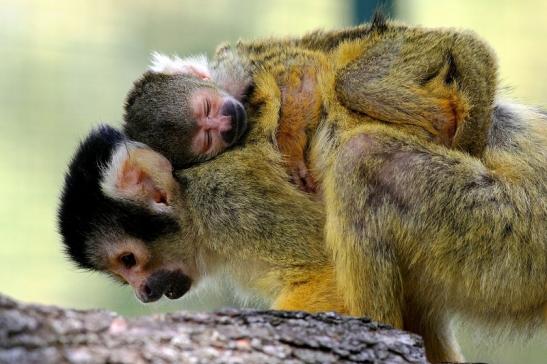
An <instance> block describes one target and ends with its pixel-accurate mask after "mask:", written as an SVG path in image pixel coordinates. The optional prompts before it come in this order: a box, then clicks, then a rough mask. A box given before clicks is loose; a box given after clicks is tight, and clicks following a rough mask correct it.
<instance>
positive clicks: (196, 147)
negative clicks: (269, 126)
mask: <svg viewBox="0 0 547 364" xmlns="http://www.w3.org/2000/svg"><path fill="white" fill-rule="evenodd" d="M158 57H161V56H158ZM188 67H190V66H188ZM185 70H187V69H185ZM191 70H192V71H191V72H188V71H184V72H183V71H180V70H177V72H167V71H166V70H165V66H164V68H162V70H159V71H154V70H151V71H148V72H146V73H145V74H144V75H143V76H142V77H141V78H140V79H139V80H137V81H136V82H135V83H134V86H133V89H132V90H131V91H130V92H129V94H128V96H127V100H126V103H125V115H124V120H125V125H124V127H125V132H126V133H127V135H128V136H129V137H130V138H131V139H133V140H137V141H139V142H142V143H145V144H147V145H149V146H150V147H151V148H153V149H155V150H157V151H159V152H160V153H162V154H163V155H165V156H166V157H167V158H168V159H169V160H170V161H171V162H172V163H173V165H174V166H175V168H177V169H178V168H181V167H184V166H185V165H188V164H191V163H194V162H200V161H204V160H208V159H210V158H213V157H214V156H216V155H218V154H219V153H221V152H223V151H224V150H226V149H227V148H229V147H231V146H232V145H234V144H235V143H236V142H237V141H238V140H239V139H240V138H241V136H242V135H243V134H244V133H245V131H246V129H247V116H246V112H245V109H244V107H243V105H242V104H241V102H239V101H238V100H236V99H235V98H234V97H232V96H230V95H228V94H227V93H226V92H225V91H223V90H222V89H221V88H219V87H218V86H217V85H216V84H215V83H214V82H213V81H211V79H210V78H209V76H208V75H207V74H203V73H201V72H198V71H196V69H195V68H191Z"/></svg>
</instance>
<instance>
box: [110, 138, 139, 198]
mask: <svg viewBox="0 0 547 364" xmlns="http://www.w3.org/2000/svg"><path fill="white" fill-rule="evenodd" d="M137 146H138V145H136V143H134V142H127V143H124V144H120V145H118V147H117V149H116V151H115V152H114V153H113V154H112V158H111V159H110V163H109V164H108V165H107V166H102V168H101V175H102V176H103V179H102V181H101V189H102V190H103V193H104V194H105V195H107V196H109V197H112V198H114V199H120V198H125V197H126V196H124V195H123V194H122V193H121V192H120V191H119V189H118V186H117V184H118V183H117V182H118V177H119V176H120V175H121V169H122V168H123V165H124V163H125V161H126V160H127V159H128V158H129V153H131V151H133V150H134V149H135V148H137Z"/></svg>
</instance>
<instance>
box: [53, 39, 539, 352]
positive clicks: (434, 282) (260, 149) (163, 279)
mask: <svg viewBox="0 0 547 364" xmlns="http://www.w3.org/2000/svg"><path fill="white" fill-rule="evenodd" d="M346 51H347V49H342V48H341V49H339V51H338V53H336V54H335V55H333V56H332V57H333V58H332V60H333V62H332V63H330V64H329V65H328V67H329V69H328V70H327V71H328V72H326V73H325V74H324V76H321V77H319V78H317V85H318V86H317V87H318V89H319V90H320V93H321V95H322V96H321V108H322V109H323V111H322V112H321V113H320V121H319V123H318V124H317V128H316V129H315V130H314V131H313V133H312V137H311V138H310V140H309V142H308V143H309V146H308V149H309V156H308V160H309V162H308V163H309V165H310V166H311V168H312V170H314V171H317V173H316V178H317V183H318V185H319V187H320V188H321V191H322V200H321V201H315V200H312V199H310V198H309V196H308V195H307V194H304V193H301V192H300V191H299V190H298V189H296V188H294V186H293V185H292V184H290V183H289V182H288V181H287V180H288V178H287V171H286V170H285V168H284V166H285V164H284V161H283V156H282V155H281V154H280V153H279V150H278V149H277V147H276V145H275V139H274V138H272V135H275V134H272V130H273V131H275V130H277V129H276V128H277V121H278V120H279V116H280V115H283V111H282V109H283V107H284V106H285V104H284V103H283V102H282V100H283V99H282V98H283V94H284V93H285V94H286V95H288V96H291V93H294V94H296V95H299V94H300V93H301V90H302V87H300V86H299V85H298V83H296V86H298V87H294V88H293V87H288V88H286V89H285V90H284V91H283V90H282V89H280V88H279V87H280V86H279V85H280V83H279V80H284V79H285V78H284V77H291V73H290V72H289V73H284V74H283V75H280V76H279V77H276V76H275V75H273V74H272V73H269V72H263V73H257V74H256V76H255V90H254V91H253V93H252V95H251V96H250V97H251V98H252V100H249V102H250V103H256V104H257V105H261V106H260V109H259V110H258V111H257V112H252V113H249V114H248V117H249V120H248V122H249V125H250V126H252V127H251V128H250V130H249V132H248V134H247V136H246V139H245V144H244V146H242V147H241V148H234V149H233V150H230V151H227V152H225V153H222V154H221V155H218V157H217V158H215V159H213V160H211V161H208V162H207V163H201V164H197V165H193V166H191V167H190V168H186V169H183V170H178V171H176V172H175V173H173V167H172V162H170V161H169V159H168V158H166V157H165V156H162V155H161V154H159V153H157V152H156V151H154V150H152V149H150V148H149V147H148V146H146V145H144V144H141V143H138V142H133V141H130V140H128V139H126V137H125V136H124V135H123V134H121V133H119V132H118V131H115V130H113V129H111V128H107V127H105V128H102V129H99V130H96V131H94V132H92V134H91V135H90V136H89V137H88V139H86V140H85V141H84V142H83V143H82V145H81V147H80V149H79V150H78V152H77V154H76V156H75V158H74V160H73V162H72V163H71V165H70V166H69V172H68V174H67V178H66V181H65V188H64V191H63V195H62V200H61V207H60V210H59V217H60V231H61V233H62V235H63V238H64V243H65V246H66V249H67V252H68V253H69V256H70V257H71V258H72V259H73V260H74V261H75V262H77V263H78V264H79V265H80V266H82V267H85V268H88V269H93V270H99V271H103V272H107V273H109V274H111V275H114V276H116V277H118V279H122V280H123V281H126V282H128V283H130V284H131V285H132V286H133V288H134V289H135V291H136V293H137V296H138V297H140V298H141V300H143V301H152V300H155V299H158V298H160V297H161V296H162V295H166V296H168V297H171V298H176V297H179V296H180V295H182V294H184V293H185V292H186V291H187V290H188V289H189V288H190V287H192V286H193V285H194V284H195V283H196V282H198V281H199V279H200V277H202V276H203V275H208V274H214V273H218V274H224V275H229V276H231V277H232V278H234V280H235V281H236V282H238V283H239V285H240V286H241V287H242V289H243V290H245V291H251V292H253V293H254V294H256V295H259V296H261V297H263V298H265V299H267V300H269V301H270V302H271V303H272V307H274V308H280V309H302V310H309V311H314V310H335V311H339V312H343V313H350V314H353V315H365V316H369V317H371V318H373V319H375V320H379V321H383V322H387V323H390V324H392V325H394V326H396V327H400V328H404V329H407V330H410V331H413V332H415V333H418V334H420V335H422V336H423V337H424V342H425V345H426V352H427V355H428V359H429V360H430V361H432V362H437V361H460V360H463V358H462V356H461V355H460V354H459V350H458V346H457V343H456V342H455V341H454V338H453V336H452V333H451V330H450V326H449V321H450V317H451V315H452V314H453V313H460V314H462V315H463V316H467V317H472V318H475V319H478V320H481V321H483V322H486V323H488V324H497V323H503V324H506V325H509V326H510V327H514V328H515V329H518V328H521V329H527V330H530V329H532V328H535V327H538V326H540V325H541V323H542V322H544V320H545V317H544V314H545V308H546V303H547V284H546V282H547V241H546V238H545V237H546V236H547V226H546V225H547V224H546V223H545V222H546V221H547V197H546V196H547V182H546V181H547V170H546V165H547V163H546V162H547V148H546V145H547V117H546V114H545V113H542V112H540V111H538V110H534V109H531V108H527V107H524V106H520V105H516V104H512V103H509V102H503V101H497V102H496V103H495V104H494V107H493V112H492V119H491V125H490V126H489V127H488V128H487V130H486V134H485V135H486V138H485V142H486V146H485V148H484V150H483V152H482V153H481V156H480V158H477V157H473V156H471V155H470V154H469V153H467V152H462V151H458V150H452V149H449V148H446V147H445V146H443V145H437V144H435V143H432V142H431V140H429V139H428V138H424V135H423V134H420V133H412V132H410V131H411V129H408V128H406V127H405V125H404V124H402V123H385V122H382V121H380V120H376V119H374V118H372V117H370V118H368V119H366V120H365V121H366V122H363V120H364V119H363V118H364V116H363V115H362V114H361V113H355V112H354V111H352V110H350V109H348V107H347V106H346V105H345V104H344V102H343V100H341V99H340V98H338V95H337V93H336V92H333V91H332V90H335V89H336V87H337V85H338V83H339V80H340V79H339V78H337V77H336V75H338V74H339V71H337V70H338V68H340V69H346V68H347V63H346V62H347V61H348V60H351V57H348V53H347V52H346ZM350 62H351V61H350ZM456 64H457V62H456ZM300 81H301V82H304V79H303V78H300ZM288 84H290V83H288ZM281 88H282V86H281ZM329 90H330V91H329ZM464 125H465V124H464ZM160 129H161V128H160ZM456 135H457V132H456ZM325 244H326V245H325ZM325 246H326V249H325Z"/></svg>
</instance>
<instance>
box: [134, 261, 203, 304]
mask: <svg viewBox="0 0 547 364" xmlns="http://www.w3.org/2000/svg"><path fill="white" fill-rule="evenodd" d="M191 287H192V279H191V278H190V277H188V276H187V275H186V274H184V273H183V272H182V271H180V270H164V269H162V270H159V271H157V272H154V273H153V274H152V275H150V277H149V278H148V279H147V280H146V282H144V283H143V284H142V286H141V287H140V288H139V289H138V290H137V291H136V292H135V293H136V296H137V298H138V299H139V300H140V301H141V302H143V303H150V302H155V301H157V300H159V299H160V298H161V297H162V296H164V295H165V297H167V298H169V299H171V300H176V299H178V298H181V297H182V296H184V294H185V293H186V292H188V291H189V290H190V288H191Z"/></svg>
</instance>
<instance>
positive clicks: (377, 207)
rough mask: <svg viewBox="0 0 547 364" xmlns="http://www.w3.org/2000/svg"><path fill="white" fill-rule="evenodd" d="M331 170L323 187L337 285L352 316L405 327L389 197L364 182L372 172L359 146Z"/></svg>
mask: <svg viewBox="0 0 547 364" xmlns="http://www.w3.org/2000/svg"><path fill="white" fill-rule="evenodd" d="M345 148H346V149H345V150H344V151H342V152H341V153H340V154H339V155H338V156H337V157H336V158H335V160H334V162H333V164H332V166H331V167H330V168H329V169H328V170H327V172H326V174H325V176H324V180H323V183H322V187H323V193H324V201H325V209H326V222H325V240H326V245H327V248H328V249H329V250H330V251H331V253H332V254H333V258H334V259H333V261H334V264H335V270H336V281H337V284H338V288H339V291H340V292H341V293H342V294H343V295H344V298H345V302H346V306H347V307H348V309H349V312H350V314H352V315H358V316H368V317H370V318H372V319H373V320H378V321H381V322H385V323H388V324H391V325H393V326H395V327H397V328H402V327H403V318H402V307H403V290H402V288H403V287H402V277H401V272H400V270H399V267H398V259H399V258H398V257H397V255H396V251H395V244H394V239H395V238H396V237H395V235H394V234H393V230H392V226H388V225H387V224H389V222H390V221H391V220H393V219H391V215H392V214H396V213H397V209H398V208H403V207H402V206H398V205H397V204H395V205H388V201H385V202H384V201H383V200H382V199H383V196H385V193H384V192H383V191H379V190H377V188H376V186H375V184H374V183H373V182H369V181H367V180H365V178H364V173H366V168H367V167H368V166H367V165H366V163H363V162H362V161H361V159H362V158H361V157H360V156H361V154H362V151H361V150H360V147H359V145H355V146H354V145H353V144H352V142H351V141H350V142H349V143H347V145H346V146H345Z"/></svg>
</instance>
